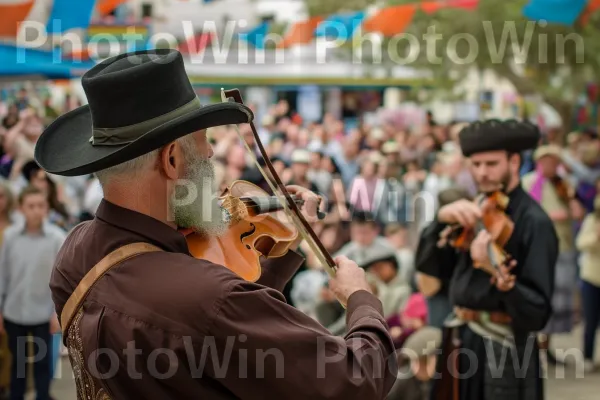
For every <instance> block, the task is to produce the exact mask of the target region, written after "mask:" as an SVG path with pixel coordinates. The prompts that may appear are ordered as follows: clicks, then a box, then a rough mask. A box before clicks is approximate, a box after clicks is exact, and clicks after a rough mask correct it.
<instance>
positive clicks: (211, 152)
mask: <svg viewBox="0 0 600 400" xmlns="http://www.w3.org/2000/svg"><path fill="white" fill-rule="evenodd" d="M214 155H215V151H214V150H213V147H212V144H209V145H208V158H213V156H214Z"/></svg>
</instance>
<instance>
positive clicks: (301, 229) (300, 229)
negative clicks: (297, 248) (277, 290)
mask: <svg viewBox="0 0 600 400" xmlns="http://www.w3.org/2000/svg"><path fill="white" fill-rule="evenodd" d="M222 95H223V96H224V93H223V92H222ZM232 126H233V128H234V130H235V131H236V133H237V134H238V137H239V138H240V140H241V141H242V143H243V144H244V147H245V148H246V151H247V152H248V154H249V155H250V157H251V159H252V161H254V163H255V164H256V167H257V168H258V170H259V171H260V173H261V174H262V175H263V177H264V178H265V181H266V182H267V184H268V185H269V187H270V188H271V190H272V191H273V194H274V195H275V196H276V197H277V198H278V199H279V202H280V203H281V204H282V205H283V208H284V210H285V212H286V214H287V215H288V217H290V218H291V219H292V221H293V222H294V225H295V226H296V229H298V233H299V234H300V235H301V236H302V238H303V239H304V240H305V241H306V242H307V243H308V245H309V246H310V248H311V250H312V251H313V253H314V255H315V256H316V257H317V258H318V259H319V262H320V263H321V265H322V266H323V267H324V268H325V270H326V271H327V272H328V274H329V275H330V276H334V275H335V271H334V270H333V269H332V268H331V267H329V263H328V262H327V260H326V259H325V256H324V255H323V254H321V251H320V249H319V247H318V246H317V245H316V244H315V243H313V241H312V237H310V235H309V234H308V233H307V232H306V230H305V229H304V226H303V225H302V223H301V221H300V220H299V219H298V217H297V216H296V215H294V213H293V212H292V211H291V210H290V208H289V205H288V204H287V200H286V198H285V197H284V196H282V195H281V194H279V191H278V189H276V187H275V185H274V184H273V182H271V179H270V178H269V176H268V175H267V173H266V172H265V171H264V169H263V168H262V166H261V165H260V163H259V162H258V160H257V158H256V156H255V155H254V152H253V151H252V149H251V148H250V146H249V145H248V143H247V142H246V139H244V137H243V135H242V133H241V132H240V130H239V127H238V126H237V125H235V124H234V125H232Z"/></svg>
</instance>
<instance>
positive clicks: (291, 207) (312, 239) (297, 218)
mask: <svg viewBox="0 0 600 400" xmlns="http://www.w3.org/2000/svg"><path fill="white" fill-rule="evenodd" d="M221 99H222V100H223V102H229V101H235V102H236V103H239V104H244V101H243V100H242V94H241V93H240V91H239V89H231V90H224V89H221ZM249 124H250V128H251V129H252V134H253V135H254V140H255V141H256V144H257V145H258V149H259V150H260V154H261V155H262V157H263V159H264V160H265V164H266V166H267V168H268V169H269V172H270V173H271V176H272V177H273V179H274V180H275V184H273V182H271V178H270V177H269V176H268V174H267V173H266V172H265V171H264V169H263V168H262V167H261V165H260V164H259V162H258V160H257V159H256V157H255V156H254V152H253V151H252V149H250V146H249V145H248V143H247V142H246V140H245V139H244V137H243V135H242V134H241V132H240V130H239V128H238V126H237V125H234V128H235V130H236V132H237V134H238V136H239V137H240V139H241V140H242V143H244V145H245V146H246V150H247V151H248V153H249V154H250V155H251V156H252V160H253V161H254V163H255V164H256V166H257V167H258V169H259V171H260V173H261V174H262V175H263V177H264V178H265V180H266V181H267V183H268V184H269V186H270V187H271V190H272V191H273V194H274V195H275V196H277V198H278V199H279V201H280V202H281V204H282V205H283V207H284V210H285V212H286V214H287V215H288V216H289V217H290V218H291V219H292V221H293V222H294V225H295V226H296V228H297V229H298V231H299V233H300V235H301V236H302V238H303V239H304V240H306V242H307V243H308V245H309V246H310V248H311V250H312V251H313V252H314V253H315V255H316V257H317V258H318V259H319V261H320V262H321V264H322V265H323V267H324V268H325V270H326V271H327V273H328V274H329V275H330V276H334V275H335V271H336V268H337V266H336V265H335V262H334V261H333V258H332V257H331V255H330V254H329V252H328V251H327V249H325V246H323V243H321V240H320V239H319V237H318V236H317V235H316V233H315V232H314V231H313V229H312V228H311V226H310V225H309V223H308V222H307V221H306V219H305V218H304V216H303V215H302V213H301V212H300V209H299V208H298V206H297V205H296V202H295V201H294V200H293V197H292V196H291V195H290V193H289V192H288V191H287V189H286V187H285V185H284V184H283V182H282V181H281V178H279V175H278V174H277V171H275V168H274V167H273V164H271V160H270V159H269V156H268V155H267V152H266V150H265V148H264V146H263V144H262V142H261V140H260V137H259V136H258V132H257V130H256V127H255V126H254V122H253V121H250V122H249ZM277 189H279V191H278V190H277Z"/></svg>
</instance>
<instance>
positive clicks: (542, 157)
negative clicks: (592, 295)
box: [523, 144, 579, 362]
mask: <svg viewBox="0 0 600 400" xmlns="http://www.w3.org/2000/svg"><path fill="white" fill-rule="evenodd" d="M561 153H562V149H561V148H560V147H558V146H557V145H551V144H550V145H543V146H540V147H538V148H537V149H536V150H535V152H534V153H533V160H534V162H535V163H536V170H535V171H532V172H530V173H528V174H526V175H524V176H523V189H525V191H527V193H529V195H530V196H531V197H533V199H534V200H535V201H537V202H538V203H539V204H540V205H541V206H542V207H543V208H544V210H545V211H546V212H547V213H548V216H549V217H550V219H551V220H552V222H553V223H554V229H555V230H556V233H557V235H558V243H559V246H558V261H557V263H556V272H555V273H556V277H555V282H556V286H555V288H554V295H553V296H552V317H551V318H550V321H548V324H547V325H546V327H544V330H543V333H544V337H543V339H544V340H542V341H541V342H540V345H541V346H542V347H543V348H544V349H548V348H549V345H550V335H552V334H560V333H569V332H571V330H572V329H573V312H574V308H575V305H574V304H573V300H574V291H575V287H576V285H577V265H576V263H577V252H576V249H575V235H574V228H575V225H574V221H575V219H576V218H575V217H579V215H577V207H576V205H575V204H573V203H574V202H576V200H575V198H574V193H573V190H572V188H571V185H570V184H569V183H568V182H567V181H566V180H565V179H564V178H563V177H561V176H560V175H559V171H558V169H559V166H560V164H561V162H562V160H561ZM547 354H548V358H549V361H550V362H554V361H556V359H555V358H554V356H553V354H552V353H551V352H548V353H547Z"/></svg>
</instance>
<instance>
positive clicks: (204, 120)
mask: <svg viewBox="0 0 600 400" xmlns="http://www.w3.org/2000/svg"><path fill="white" fill-rule="evenodd" d="M252 118H253V114H252V111H251V110H250V109H249V108H247V107H246V106H244V105H242V104H238V103H233V102H230V103H218V104H212V105H207V106H203V107H201V108H199V109H198V110H194V111H192V112H190V113H187V114H185V115H182V116H181V117H178V118H175V119H173V120H171V121H168V122H166V123H164V124H162V125H159V126H157V127H155V128H153V129H152V130H149V131H148V132H146V133H144V134H143V135H141V136H140V137H139V138H138V139H136V140H134V141H132V142H131V143H127V144H123V145H114V146H94V145H92V143H90V138H91V137H92V130H93V124H92V115H91V113H90V109H89V106H87V105H86V106H83V107H79V108H77V109H75V110H73V111H70V112H68V113H66V114H64V115H62V116H60V117H59V118H57V119H56V120H55V121H54V122H53V123H52V124H51V125H50V126H48V128H47V129H46V130H45V131H44V133H43V134H42V135H41V136H40V138H39V139H38V141H37V144H36V146H35V154H34V157H35V161H36V162H37V163H38V164H39V165H40V166H41V167H42V168H43V169H44V170H46V171H47V172H49V173H52V174H55V175H61V176H78V175H88V174H93V173H94V172H98V171H101V170H103V169H106V168H110V167H113V166H115V165H118V164H121V163H124V162H126V161H129V160H132V159H134V158H136V157H139V156H141V155H143V154H146V153H149V152H151V151H153V150H156V149H159V148H161V147H162V146H164V145H166V144H168V143H170V142H172V141H174V140H177V139H179V138H181V137H183V136H185V135H187V134H190V133H193V132H196V131H199V130H202V129H207V128H211V127H214V126H222V125H230V124H242V123H249V122H251V120H252Z"/></svg>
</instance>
